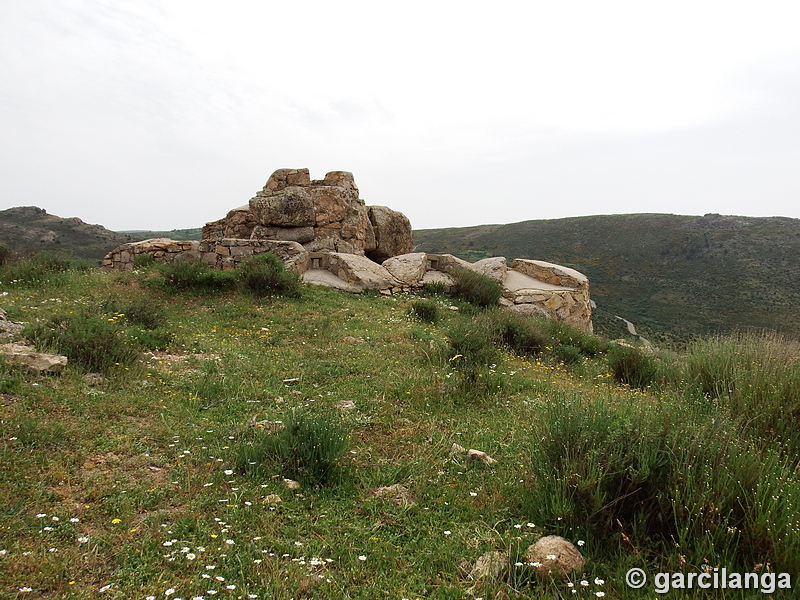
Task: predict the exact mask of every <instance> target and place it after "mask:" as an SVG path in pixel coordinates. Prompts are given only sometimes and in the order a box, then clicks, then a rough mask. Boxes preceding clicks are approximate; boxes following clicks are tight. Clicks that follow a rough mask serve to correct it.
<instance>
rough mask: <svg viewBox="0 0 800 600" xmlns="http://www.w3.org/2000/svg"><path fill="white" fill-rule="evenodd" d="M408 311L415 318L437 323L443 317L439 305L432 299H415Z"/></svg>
mask: <svg viewBox="0 0 800 600" xmlns="http://www.w3.org/2000/svg"><path fill="white" fill-rule="evenodd" d="M408 313H409V314H410V315H411V316H412V317H414V318H415V319H419V320H420V321H425V322H426V323H431V324H433V325H436V323H438V322H439V320H440V319H441V318H442V315H441V312H440V310H439V306H438V305H437V304H436V303H435V302H431V301H430V300H414V301H413V302H412V303H411V308H409V309H408Z"/></svg>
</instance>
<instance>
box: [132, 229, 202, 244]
mask: <svg viewBox="0 0 800 600" xmlns="http://www.w3.org/2000/svg"><path fill="white" fill-rule="evenodd" d="M202 231H203V228H202V227H194V228H192V229H170V230H169V231H123V232H121V233H124V234H126V235H129V236H130V237H131V239H133V240H136V241H141V240H150V239H153V238H169V239H171V240H199V239H200V234H201V233H202Z"/></svg>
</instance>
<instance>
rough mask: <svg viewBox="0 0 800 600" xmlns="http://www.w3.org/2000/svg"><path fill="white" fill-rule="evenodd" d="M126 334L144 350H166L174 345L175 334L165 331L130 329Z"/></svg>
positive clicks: (159, 329)
mask: <svg viewBox="0 0 800 600" xmlns="http://www.w3.org/2000/svg"><path fill="white" fill-rule="evenodd" d="M128 333H129V334H130V336H131V338H133V339H134V340H136V343H137V344H139V346H141V347H142V348H144V349H145V350H168V349H169V348H171V347H172V346H173V345H174V344H175V334H174V333H172V332H171V331H168V330H166V329H161V328H158V329H131V330H129V331H128Z"/></svg>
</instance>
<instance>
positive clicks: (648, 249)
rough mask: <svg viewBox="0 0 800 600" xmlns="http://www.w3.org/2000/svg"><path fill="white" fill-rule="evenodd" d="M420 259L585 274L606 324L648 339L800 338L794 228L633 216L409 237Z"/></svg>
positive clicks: (799, 230) (711, 218)
mask: <svg viewBox="0 0 800 600" xmlns="http://www.w3.org/2000/svg"><path fill="white" fill-rule="evenodd" d="M414 246H415V249H416V250H417V251H424V252H439V253H442V252H447V253H452V254H455V255H457V256H460V257H462V258H465V259H467V260H472V261H474V260H478V259H481V258H485V257H488V256H505V257H507V258H508V259H513V258H534V259H540V260H546V261H549V262H555V263H559V264H562V265H566V266H570V267H573V268H575V269H578V270H579V271H581V272H583V273H585V274H586V275H587V276H588V277H589V281H590V284H591V293H592V298H593V299H594V300H595V301H596V302H597V304H598V307H599V308H598V311H597V315H598V318H600V319H601V320H602V324H604V325H606V326H608V327H610V326H612V325H614V326H616V327H617V328H619V329H620V331H621V327H620V325H619V323H620V322H619V321H617V320H616V319H614V316H615V315H619V316H622V317H624V318H626V319H628V320H629V321H632V322H633V323H635V325H636V326H637V329H639V330H641V333H642V334H643V335H645V336H649V337H651V338H654V339H662V338H668V339H669V338H679V339H682V338H686V337H688V336H691V335H693V334H706V333H710V332H718V331H731V330H734V329H741V328H747V327H757V328H769V329H774V330H777V331H782V332H787V333H791V334H793V335H800V311H798V310H797V307H798V306H800V261H798V257H800V220H798V219H789V218H781V217H775V218H750V217H730V216H720V215H706V216H704V217H692V216H679V215H660V214H636V215H605V216H591V217H577V218H569V219H555V220H541V221H523V222H521V223H512V224H509V225H486V226H479V227H465V228H453V229H430V230H418V231H415V232H414Z"/></svg>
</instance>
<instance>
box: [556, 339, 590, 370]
mask: <svg viewBox="0 0 800 600" xmlns="http://www.w3.org/2000/svg"><path fill="white" fill-rule="evenodd" d="M552 352H553V356H555V357H556V360H559V361H560V362H562V363H564V364H565V365H568V366H569V365H577V364H580V363H581V362H582V361H583V353H582V352H581V350H580V348H577V347H575V346H572V345H570V344H557V345H556V346H554V347H553V350H552Z"/></svg>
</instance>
